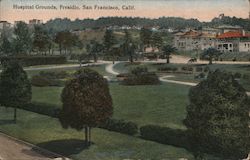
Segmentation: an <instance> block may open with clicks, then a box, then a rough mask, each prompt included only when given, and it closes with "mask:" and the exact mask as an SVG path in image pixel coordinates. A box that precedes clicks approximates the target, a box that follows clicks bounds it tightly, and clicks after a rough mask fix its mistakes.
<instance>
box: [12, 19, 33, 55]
mask: <svg viewBox="0 0 250 160" xmlns="http://www.w3.org/2000/svg"><path fill="white" fill-rule="evenodd" d="M14 34H15V38H14V46H15V52H16V53H17V54H27V53H30V52H31V49H32V38H31V33H30V31H29V28H28V25H27V24H26V23H24V22H19V23H17V25H16V27H15V28H14Z"/></svg>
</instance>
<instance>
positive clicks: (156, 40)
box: [151, 32, 163, 51]
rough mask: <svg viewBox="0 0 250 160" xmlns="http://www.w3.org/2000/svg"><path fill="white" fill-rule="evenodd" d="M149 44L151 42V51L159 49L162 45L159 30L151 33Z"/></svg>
mask: <svg viewBox="0 0 250 160" xmlns="http://www.w3.org/2000/svg"><path fill="white" fill-rule="evenodd" d="M151 44H152V48H153V51H155V49H156V48H157V49H158V50H159V51H160V50H161V48H162V46H163V39H162V36H161V33H159V32H156V33H153V35H152V39H151Z"/></svg>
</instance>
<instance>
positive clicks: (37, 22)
mask: <svg viewBox="0 0 250 160" xmlns="http://www.w3.org/2000/svg"><path fill="white" fill-rule="evenodd" d="M41 24H43V21H42V20H39V19H31V20H29V25H31V26H34V25H41Z"/></svg>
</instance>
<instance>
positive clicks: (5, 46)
mask: <svg viewBox="0 0 250 160" xmlns="http://www.w3.org/2000/svg"><path fill="white" fill-rule="evenodd" d="M0 51H1V52H3V54H4V55H10V54H12V51H13V48H12V44H11V42H10V40H9V39H8V38H7V37H6V36H5V35H3V37H2V44H1V46H0Z"/></svg>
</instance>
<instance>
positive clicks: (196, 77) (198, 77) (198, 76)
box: [194, 73, 206, 79]
mask: <svg viewBox="0 0 250 160" xmlns="http://www.w3.org/2000/svg"><path fill="white" fill-rule="evenodd" d="M205 77H206V75H205V73H200V74H198V75H196V76H195V77H194V78H195V79H204V78H205Z"/></svg>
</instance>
